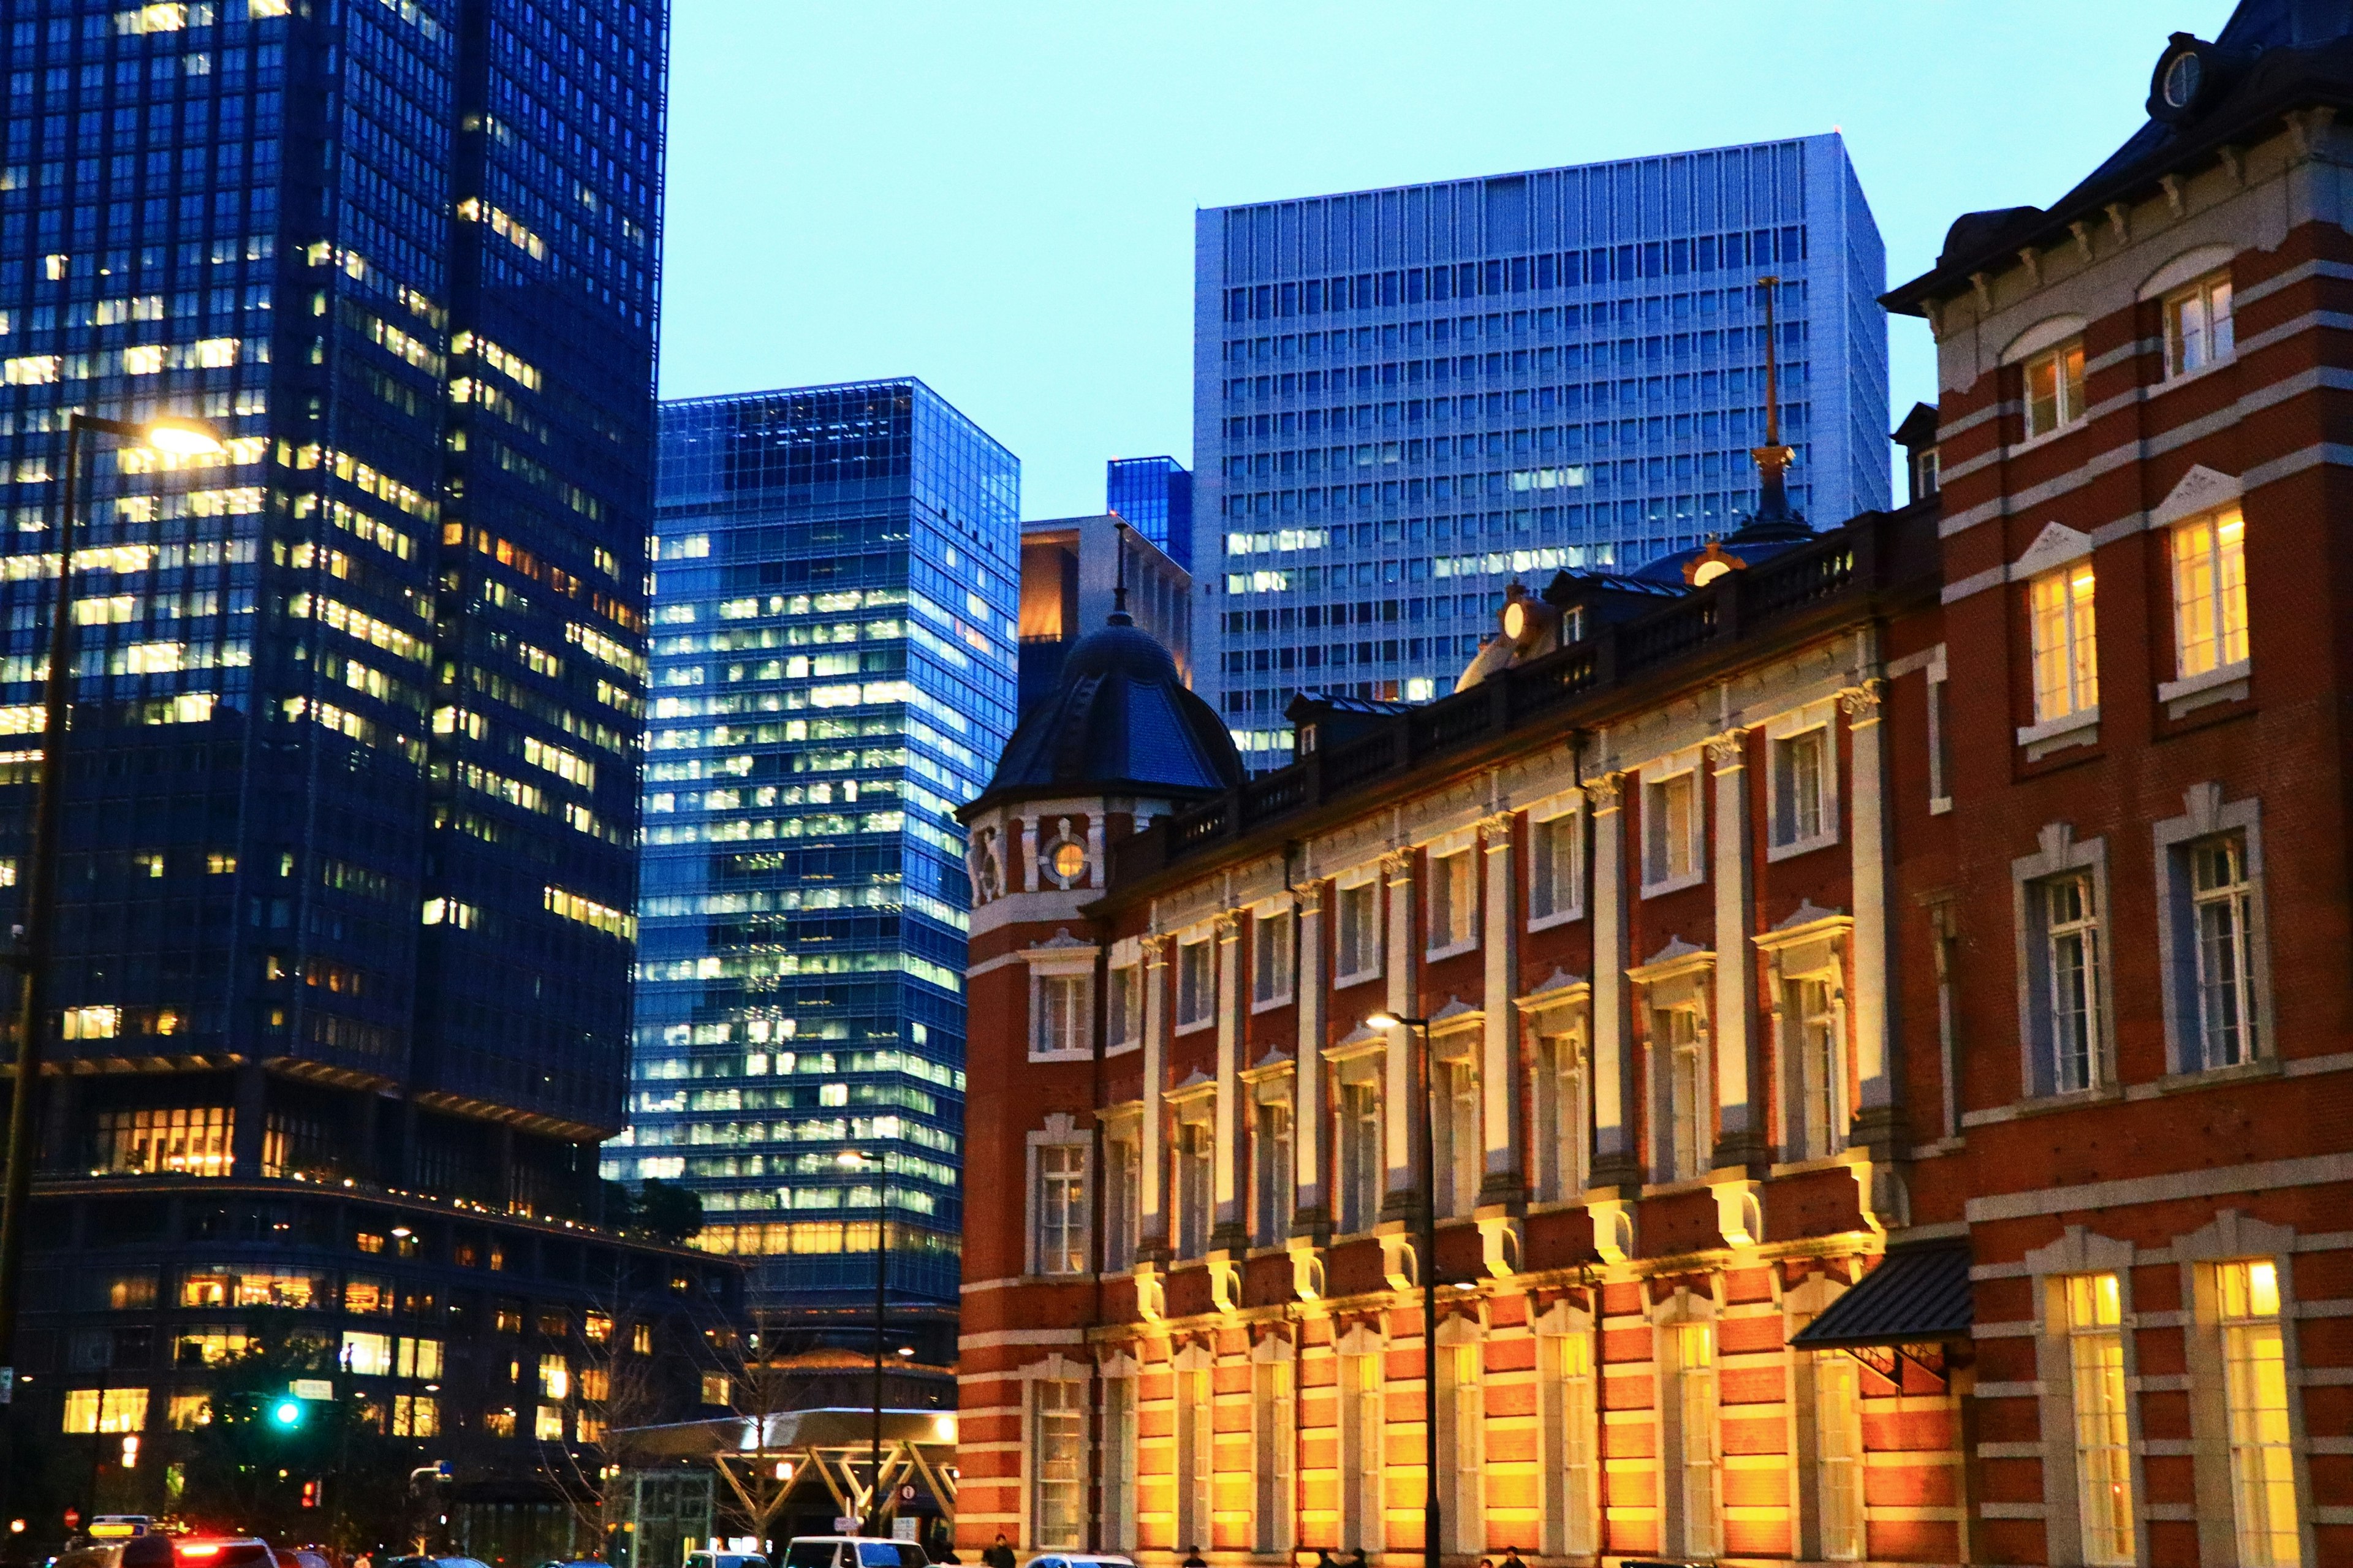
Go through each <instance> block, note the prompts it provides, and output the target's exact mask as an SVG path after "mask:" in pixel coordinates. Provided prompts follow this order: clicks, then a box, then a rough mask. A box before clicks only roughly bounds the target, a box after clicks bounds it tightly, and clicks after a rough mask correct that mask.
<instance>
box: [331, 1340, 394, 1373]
mask: <svg viewBox="0 0 2353 1568" xmlns="http://www.w3.org/2000/svg"><path fill="white" fill-rule="evenodd" d="M343 1370H344V1371H345V1372H347V1373H351V1374H352V1375H353V1377H389V1376H391V1375H392V1336H391V1335H390V1334H365V1333H360V1332H357V1331H345V1332H344V1334H343Z"/></svg>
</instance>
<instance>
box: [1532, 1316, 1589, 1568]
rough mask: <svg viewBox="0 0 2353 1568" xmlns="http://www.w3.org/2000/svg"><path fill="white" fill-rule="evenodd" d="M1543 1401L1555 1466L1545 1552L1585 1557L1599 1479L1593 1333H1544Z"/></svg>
mask: <svg viewBox="0 0 2353 1568" xmlns="http://www.w3.org/2000/svg"><path fill="white" fill-rule="evenodd" d="M1536 1345H1537V1359H1538V1364H1539V1375H1540V1376H1541V1378H1542V1380H1543V1381H1542V1383H1541V1384H1540V1391H1541V1398H1542V1399H1543V1400H1544V1401H1545V1402H1546V1403H1547V1404H1549V1405H1552V1406H1553V1408H1552V1409H1551V1410H1550V1411H1548V1412H1547V1414H1548V1415H1549V1416H1550V1419H1549V1420H1547V1421H1546V1428H1547V1435H1548V1436H1550V1438H1551V1444H1550V1447H1551V1448H1552V1457H1553V1463H1552V1464H1551V1465H1549V1466H1548V1467H1546V1470H1547V1473H1546V1478H1545V1482H1546V1491H1545V1505H1546V1506H1545V1510H1544V1518H1545V1521H1546V1526H1547V1529H1546V1536H1547V1539H1546V1543H1545V1549H1546V1551H1547V1552H1552V1553H1554V1554H1556V1555H1560V1556H1582V1555H1585V1554H1587V1553H1589V1552H1592V1550H1593V1545H1594V1541H1593V1537H1594V1528H1593V1527H1594V1499H1595V1496H1596V1489H1595V1486H1594V1475H1595V1470H1596V1467H1597V1465H1598V1463H1599V1459H1598V1455H1599V1447H1600V1445H1599V1434H1598V1432H1597V1427H1598V1426H1599V1420H1600V1417H1599V1408H1598V1407H1599V1397H1598V1395H1597V1393H1596V1391H1595V1389H1594V1386H1593V1339H1592V1336H1591V1335H1589V1334H1585V1333H1567V1334H1545V1335H1542V1336H1541V1337H1540V1338H1539V1339H1538V1340H1537V1342H1536Z"/></svg>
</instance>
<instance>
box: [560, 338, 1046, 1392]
mask: <svg viewBox="0 0 2353 1568" xmlns="http://www.w3.org/2000/svg"><path fill="white" fill-rule="evenodd" d="M1020 481H1021V469H1020V463H1019V460H1018V458H1015V457H1014V456H1013V454H1012V453H1010V452H1008V451H1007V450H1006V449H1005V448H1004V447H1001V446H999V445H997V442H995V441H994V440H991V439H990V438H989V437H988V435H987V433H986V432H984V431H983V430H981V429H980V428H979V426H976V425H975V424H973V423H972V421H970V420H969V419H966V418H965V416H963V415H961V414H959V413H957V412H956V411H955V408H953V407H951V406H950V405H948V404H947V403H946V401H945V400H944V399H943V398H941V397H940V396H939V395H938V394H936V393H934V391H932V389H931V388H929V387H928V386H925V385H924V384H923V383H922V382H920V381H916V380H913V379H912V378H902V379H896V380H888V381H874V382H862V383H857V384H849V385H842V386H820V387H809V388H802V389H797V390H792V391H779V392H763V393H752V394H745V395H739V396H727V397H710V398H701V399H694V400H690V401H685V402H674V403H667V404H665V405H663V407H662V422H661V460H660V475H659V490H658V500H659V519H658V521H657V524H656V527H657V532H658V535H659V543H660V561H659V564H658V565H657V566H656V568H655V600H654V602H655V615H654V619H655V627H654V631H655V637H654V651H653V659H654V667H653V681H654V689H655V694H656V695H655V703H654V717H653V721H652V733H651V737H650V740H649V764H648V767H647V773H646V792H647V793H646V802H645V805H646V818H645V820H646V836H645V837H646V847H645V865H644V885H643V895H642V900H641V902H640V904H639V906H638V912H639V916H640V919H641V921H642V928H641V936H640V942H641V943H642V946H641V950H640V954H641V963H640V969H639V984H638V1001H637V1020H636V1051H635V1061H636V1066H635V1069H634V1077H635V1081H634V1082H633V1084H632V1086H631V1107H630V1116H629V1130H628V1132H627V1133H626V1134H624V1136H623V1137H622V1138H621V1139H620V1140H619V1141H618V1142H617V1144H615V1145H614V1146H612V1147H611V1148H610V1149H609V1150H608V1152H607V1165H606V1169H607V1173H610V1174H611V1175H613V1176H615V1177H617V1178H620V1179H625V1180H639V1179H642V1178H645V1177H649V1176H653V1177H661V1178H665V1179H673V1180H681V1181H683V1182H685V1183H686V1184H688V1185H690V1186H691V1187H692V1188H694V1189H695V1190H696V1191H697V1192H699V1193H700V1194H702V1204H703V1212H704V1215H705V1216H706V1220H707V1224H706V1226H705V1228H704V1231H703V1235H702V1241H701V1245H702V1246H704V1247H709V1248H711V1249H712V1250H714V1251H718V1252H723V1253H728V1254H731V1255H733V1256H734V1257H737V1258H742V1259H743V1260H744V1262H745V1263H746V1265H747V1266H749V1267H750V1268H752V1270H753V1273H752V1284H753V1289H754V1300H755V1301H756V1302H757V1304H758V1305H759V1306H760V1308H761V1309H762V1310H763V1311H764V1312H765V1313H766V1314H768V1315H769V1317H770V1320H771V1321H772V1322H774V1321H778V1320H781V1321H784V1322H785V1323H786V1324H795V1323H797V1324H801V1325H805V1326H809V1327H812V1328H814V1329H817V1330H822V1329H823V1327H824V1326H825V1325H826V1324H827V1323H828V1321H830V1320H832V1319H835V1318H839V1320H841V1321H843V1322H844V1323H845V1324H849V1325H858V1326H863V1325H867V1324H869V1323H871V1314H872V1301H873V1289H874V1284H873V1282H874V1279H875V1268H876V1258H875V1245H876V1238H877V1230H876V1222H877V1219H878V1217H879V1216H880V1215H882V1214H883V1213H885V1212H886V1210H887V1212H888V1214H889V1215H890V1217H891V1226H890V1230H889V1234H888V1237H887V1238H886V1239H887V1245H888V1250H889V1258H888V1266H889V1271H890V1279H891V1283H892V1292H893V1295H894V1297H895V1298H896V1300H894V1303H893V1311H894V1316H895V1317H896V1318H897V1319H898V1320H899V1321H901V1322H902V1323H907V1324H913V1323H916V1322H920V1321H924V1320H925V1319H927V1318H928V1319H929V1320H930V1321H933V1322H934V1323H937V1324H944V1323H945V1322H946V1321H952V1315H953V1311H954V1305H955V1296H956V1292H955V1279H956V1245H957V1239H956V1238H957V1233H958V1230H959V1228H960V1226H961V1214H962V1200H961V1194H960V1192H959V1188H958V1180H957V1173H958V1171H959V1169H960V1168H961V1163H962V1162H961V1157H960V1155H961V1142H962V1136H963V1131H964V1033H965V1016H964V998H963V987H962V971H963V967H964V963H965V930H966V915H965V909H966V906H967V903H968V893H967V881H966V871H965V843H964V836H963V833H962V830H961V829H960V828H958V826H956V823H955V817H954V816H953V815H952V813H953V812H954V810H955V807H956V806H957V805H961V804H962V803H963V802H964V801H965V800H968V799H970V798H971V797H972V796H973V795H976V794H977V793H978V791H979V788H980V785H981V784H982V783H983V782H985V781H986V779H987V775H988V773H989V770H990V769H991V768H992V767H993V766H994V765H995V763H996V758H997V752H998V751H999V750H1000V749H1001V748H1002V747H1003V745H1004V742H1005V738H1006V736H1007V735H1008V733H1010V731H1012V728H1013V711H1014V693H1015V678H1016V670H1017V668H1018V637H1017V626H1018V600H1019V581H1020V563H1021V546H1020V536H1019V525H1018V517H1019V514H1020ZM938 1340H939V1343H940V1345H941V1352H942V1355H943V1356H944V1352H945V1333H944V1331H943V1332H941V1333H940V1334H939V1335H938Z"/></svg>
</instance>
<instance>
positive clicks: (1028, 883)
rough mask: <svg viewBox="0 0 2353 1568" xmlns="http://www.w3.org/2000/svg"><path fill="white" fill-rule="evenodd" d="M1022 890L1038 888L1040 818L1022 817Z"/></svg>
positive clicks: (1033, 890)
mask: <svg viewBox="0 0 2353 1568" xmlns="http://www.w3.org/2000/svg"><path fill="white" fill-rule="evenodd" d="M1021 890H1022V891H1024V892H1027V893H1034V892H1036V891H1037V890H1038V819H1037V818H1036V817H1034V816H1025V817H1023V818H1021Z"/></svg>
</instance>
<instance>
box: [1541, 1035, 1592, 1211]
mask: <svg viewBox="0 0 2353 1568" xmlns="http://www.w3.org/2000/svg"><path fill="white" fill-rule="evenodd" d="M1534 1087H1535V1094H1534V1095H1533V1096H1532V1098H1533V1100H1534V1101H1535V1155H1536V1192H1537V1195H1538V1196H1539V1197H1540V1198H1542V1199H1543V1200H1544V1201H1546V1202H1547V1203H1566V1202H1567V1201H1568V1200H1570V1199H1572V1198H1574V1197H1576V1196H1577V1194H1579V1193H1581V1192H1583V1191H1584V1190H1585V1151H1586V1147H1587V1141H1588V1136H1589V1125H1588V1116H1587V1113H1586V1105H1585V1043H1584V1040H1583V1038H1582V1037H1580V1036H1577V1035H1546V1036H1545V1037H1542V1038H1541V1039H1539V1040H1537V1042H1536V1062H1535V1086H1534Z"/></svg>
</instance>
